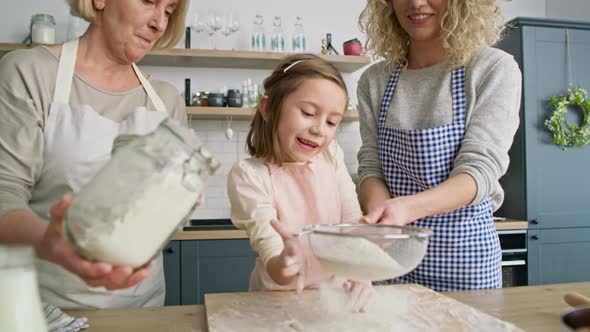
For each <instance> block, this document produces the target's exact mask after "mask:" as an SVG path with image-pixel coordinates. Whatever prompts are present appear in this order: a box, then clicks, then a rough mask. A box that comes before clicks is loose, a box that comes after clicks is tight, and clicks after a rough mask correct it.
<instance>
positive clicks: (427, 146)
mask: <svg viewBox="0 0 590 332" xmlns="http://www.w3.org/2000/svg"><path fill="white" fill-rule="evenodd" d="M400 71H401V67H400V66H397V67H396V68H395V70H394V71H393V73H392V75H391V77H390V79H389V82H388V83H387V88H386V89H385V93H384V95H383V100H382V102H381V111H380V113H379V125H378V141H379V160H380V161H381V165H382V168H383V173H384V175H385V178H386V181H387V185H388V187H389V191H390V193H391V195H392V197H397V196H405V195H412V194H415V193H418V192H421V191H424V190H427V189H429V188H432V187H435V186H437V185H438V184H440V183H441V182H443V181H445V180H446V179H447V178H448V177H449V174H450V172H451V170H452V167H453V161H454V160H455V158H456V156H457V153H458V152H459V149H460V148H461V142H462V140H463V135H464V131H465V68H464V67H462V68H458V69H455V70H453V72H452V81H451V84H452V95H453V98H452V99H453V121H452V123H451V124H449V125H444V126H440V127H435V128H427V129H400V128H390V127H387V126H386V125H385V122H386V121H385V120H386V118H387V111H388V109H389V104H390V103H391V98H392V96H393V94H394V92H395V87H396V84H397V81H398V78H399V74H400ZM417 97H418V96H417ZM421 97H422V96H421ZM492 212H493V211H492V202H491V199H490V198H488V199H486V200H485V201H483V202H481V203H479V204H474V205H469V206H465V207H462V208H460V209H457V210H454V211H451V212H448V213H445V214H440V215H436V216H432V217H427V218H423V219H419V220H416V221H414V222H413V223H412V225H414V226H418V227H424V228H428V229H430V230H432V232H433V233H434V235H433V236H432V237H431V239H430V242H429V244H428V250H427V253H426V256H425V257H424V260H423V261H422V263H421V264H420V265H419V266H418V267H417V268H416V269H415V270H414V271H412V272H410V273H409V274H407V275H405V276H402V277H399V278H396V279H392V280H389V281H387V283H418V284H421V285H423V286H426V287H429V288H432V289H434V290H436V291H449V290H465V289H481V288H499V287H501V285H502V270H501V269H502V267H501V260H502V254H501V250H500V242H499V240H498V235H497V233H496V228H495V226H494V223H493V221H492Z"/></svg>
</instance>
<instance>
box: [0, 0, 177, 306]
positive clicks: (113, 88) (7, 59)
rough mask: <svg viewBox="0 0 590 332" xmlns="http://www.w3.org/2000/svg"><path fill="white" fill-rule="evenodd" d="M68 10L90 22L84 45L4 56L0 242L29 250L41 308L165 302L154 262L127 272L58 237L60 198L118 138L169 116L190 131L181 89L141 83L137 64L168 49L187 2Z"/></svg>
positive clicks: (132, 0) (115, 0)
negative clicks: (154, 52)
mask: <svg viewBox="0 0 590 332" xmlns="http://www.w3.org/2000/svg"><path fill="white" fill-rule="evenodd" d="M68 3H69V5H70V7H71V9H72V11H73V12H74V13H76V14H77V15H78V16H80V17H82V18H84V19H86V20H88V21H89V22H90V26H89V27H88V30H87V31H86V32H85V33H84V35H83V36H82V37H80V39H76V40H71V41H68V42H66V43H65V44H63V45H56V46H51V47H45V46H41V47H35V48H32V49H27V50H18V51H14V52H12V53H9V54H7V55H6V56H4V57H3V58H2V60H1V61H0V77H1V79H0V118H1V119H2V121H0V155H2V158H1V159H0V242H4V243H21V244H29V245H32V246H34V248H35V251H36V254H37V256H38V258H39V262H38V265H37V267H38V278H39V284H40V290H41V297H42V299H43V301H45V302H47V303H50V304H53V305H55V306H58V307H61V308H79V307H99V308H104V307H124V306H157V305H163V303H164V295H165V288H164V273H163V265H162V257H157V258H156V259H155V260H154V261H153V262H152V263H151V264H150V265H149V266H147V267H145V268H142V269H139V270H135V271H134V270H133V269H131V268H130V267H125V266H111V265H109V264H106V263H102V262H90V261H87V260H85V259H83V258H82V257H80V256H78V255H77V254H76V253H75V252H74V250H73V249H72V247H71V246H70V245H69V243H68V241H67V240H66V238H65V237H64V234H63V230H62V217H63V215H64V213H65V211H67V208H68V206H69V205H70V203H71V200H72V199H71V197H70V196H68V195H66V194H67V193H69V192H76V191H78V190H79V189H80V188H81V187H82V186H84V185H85V184H86V183H87V182H88V181H89V180H90V179H91V178H92V177H93V176H94V175H95V174H96V172H97V171H98V170H99V169H100V168H101V167H102V166H103V165H104V164H105V163H106V162H107V161H108V160H109V158H110V151H111V147H112V143H113V140H114V138H115V137H116V136H117V135H119V134H141V133H146V132H149V131H151V130H153V129H154V128H155V127H156V126H157V124H158V123H159V122H160V121H161V120H162V119H163V118H164V117H166V116H171V117H173V118H175V119H177V120H178V121H181V122H182V123H184V124H186V116H185V111H184V106H183V102H182V99H181V97H180V96H179V94H178V92H177V90H176V89H175V88H174V87H173V86H172V85H170V84H168V83H165V82H162V81H158V80H155V79H153V78H146V77H144V75H143V74H142V73H141V72H140V71H139V69H138V68H137V67H136V66H135V62H137V61H139V60H140V59H141V58H143V56H144V55H145V54H146V52H148V51H150V50H152V49H160V48H166V47H171V46H173V45H175V44H176V42H177V41H178V40H179V38H180V37H181V36H182V31H183V29H184V18H185V15H186V10H187V6H188V0H153V1H151V0H111V1H108V0H68ZM105 194H106V195H108V193H105ZM56 202H58V203H57V204H56ZM52 206H53V207H52Z"/></svg>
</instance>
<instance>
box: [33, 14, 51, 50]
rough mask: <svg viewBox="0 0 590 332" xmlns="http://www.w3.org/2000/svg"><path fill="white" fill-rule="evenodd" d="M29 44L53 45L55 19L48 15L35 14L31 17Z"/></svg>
mask: <svg viewBox="0 0 590 332" xmlns="http://www.w3.org/2000/svg"><path fill="white" fill-rule="evenodd" d="M31 42H32V43H33V44H46V45H47V44H49V45H51V44H55V19H54V18H53V16H51V15H49V14H35V15H33V17H31Z"/></svg>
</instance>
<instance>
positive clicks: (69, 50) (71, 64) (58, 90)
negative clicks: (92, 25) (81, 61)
mask: <svg viewBox="0 0 590 332" xmlns="http://www.w3.org/2000/svg"><path fill="white" fill-rule="evenodd" d="M77 53H78V39H73V40H70V41H67V42H66V43H64V44H63V46H62V47H61V54H60V56H59V64H58V67H57V78H56V80H55V89H54V90H53V102H60V103H64V104H69V103H70V91H71V90H72V78H73V77H74V69H75V67H76V55H77Z"/></svg>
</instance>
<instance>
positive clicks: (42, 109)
mask: <svg viewBox="0 0 590 332" xmlns="http://www.w3.org/2000/svg"><path fill="white" fill-rule="evenodd" d="M58 60H59V59H58V57H57V56H56V55H55V54H53V53H52V51H51V50H50V49H48V48H46V47H35V48H32V49H27V50H18V51H14V52H11V53H9V54H7V55H5V56H4V57H2V59H0V215H2V214H4V213H6V212H8V211H10V210H14V209H19V208H24V209H26V208H28V202H29V199H30V198H31V192H32V190H33V188H35V186H37V185H38V184H37V179H38V176H39V173H40V170H41V168H42V166H43V146H44V138H43V131H44V128H45V120H46V119H47V115H48V113H49V106H50V105H51V102H52V99H53V91H54V89H55V79H56V75H57V65H58ZM149 81H150V84H151V85H152V86H153V88H154V89H155V90H156V92H157V93H158V95H159V96H160V98H161V99H162V102H163V103H164V105H165V106H166V108H167V110H168V112H169V113H170V115H171V116H172V117H174V118H175V119H177V120H179V121H181V123H184V124H186V112H185V108H184V105H183V104H184V103H183V101H182V98H181V97H180V95H179V93H178V91H177V90H176V88H175V87H174V86H172V85H171V84H169V83H166V82H163V81H158V80H153V79H150V80H149ZM70 102H71V103H73V104H87V105H91V106H92V107H93V109H94V110H95V111H96V112H97V113H99V114H100V115H102V116H104V117H106V118H109V119H111V120H113V121H116V122H120V121H122V120H123V119H125V118H126V117H127V115H129V114H130V113H131V112H132V111H133V110H134V109H135V108H136V107H137V106H145V107H147V108H148V110H155V108H154V106H153V105H152V103H151V102H149V98H148V97H147V94H146V93H145V90H144V89H143V87H142V86H138V87H136V88H133V89H131V90H129V91H127V92H123V93H110V92H107V91H103V90H100V89H98V88H96V87H94V86H92V85H91V84H90V83H88V82H87V81H85V80H84V79H83V78H81V77H79V76H77V75H75V74H74V78H73V82H72V91H71V95H70ZM72 144H74V142H72ZM81 148H83V147H81ZM48 185H49V186H54V185H53V184H48ZM63 191H64V190H63V188H60V189H59V190H54V192H55V195H54V196H55V197H52V198H51V200H52V202H47V203H48V204H49V203H51V204H52V203H54V202H57V201H58V200H59V199H60V198H61V196H62V195H63V193H64V192H63ZM49 206H51V205H49ZM36 212H38V213H39V211H36ZM44 212H47V211H44Z"/></svg>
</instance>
